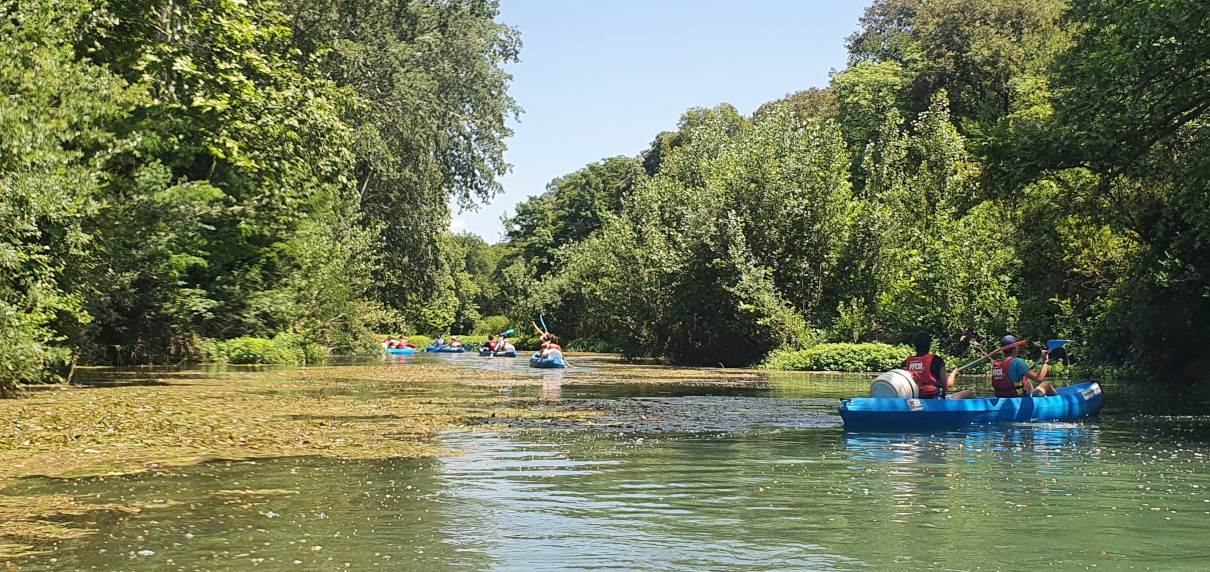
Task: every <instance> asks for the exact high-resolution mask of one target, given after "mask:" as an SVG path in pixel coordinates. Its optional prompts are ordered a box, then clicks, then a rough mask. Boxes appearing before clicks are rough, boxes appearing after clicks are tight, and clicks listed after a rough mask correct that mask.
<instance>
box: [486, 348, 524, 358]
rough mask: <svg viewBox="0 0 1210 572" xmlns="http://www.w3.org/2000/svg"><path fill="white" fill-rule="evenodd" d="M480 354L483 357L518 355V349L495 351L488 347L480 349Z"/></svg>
mask: <svg viewBox="0 0 1210 572" xmlns="http://www.w3.org/2000/svg"><path fill="white" fill-rule="evenodd" d="M479 355H480V356H483V357H517V350H508V351H506V352H493V351H491V350H489V349H487V348H483V349H481V350H479Z"/></svg>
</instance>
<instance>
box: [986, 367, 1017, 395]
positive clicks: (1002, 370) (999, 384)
mask: <svg viewBox="0 0 1210 572" xmlns="http://www.w3.org/2000/svg"><path fill="white" fill-rule="evenodd" d="M1014 359H1016V358H1004V359H1003V360H1002V361H998V362H994V363H992V389H995V390H996V397H1021V380H1020V379H1017V380H1013V379H1009V378H1008V365H1009V364H1011V363H1012V362H1013V360H1014Z"/></svg>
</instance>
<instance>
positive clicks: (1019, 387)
mask: <svg viewBox="0 0 1210 572" xmlns="http://www.w3.org/2000/svg"><path fill="white" fill-rule="evenodd" d="M1067 342H1068V340H1051V341H1050V342H1048V343H1047V347H1046V349H1043V350H1042V352H1041V353H1042V357H1041V359H1039V360H1038V362H1037V363H1035V364H1034V365H1033V366H1030V365H1029V364H1028V363H1026V361H1025V360H1024V359H1022V358H1021V357H1020V354H1021V347H1022V346H1023V345H1025V344H1026V343H1028V342H1027V341H1024V340H1017V338H1015V337H1013V336H1011V335H1008V336H1005V337H1004V338H1003V340H1001V346H1002V347H1000V349H997V350H996V351H993V352H991V353H989V354H987V355H985V356H983V357H982V358H981V359H978V360H975V361H973V362H971V363H968V364H966V365H964V366H962V367H957V368H954V370H953V371H951V372H948V373H947V372H946V369H945V362H944V360H943V359H942V358H941V357H940V356H937V355H934V354H932V353H930V352H929V348H930V347H931V346H932V338H931V336H929V335H928V333H926V332H918V333H917V334H916V335H915V336H914V337H913V340H912V345H913V346H914V347H915V353H916V355H914V356H911V357H909V358H907V359H906V360H904V362H903V364H902V365H901V367H900V368H899V369H895V370H891V371H889V372H887V373H884V374H882V375H880V376H878V378H877V379H875V380H874V383H873V385H872V386H871V388H870V397H869V398H853V399H845V400H843V401H842V403H841V406H840V416H841V418H842V419H844V423H845V428H846V429H849V430H855V429H891V430H903V429H919V428H931V427H942V426H957V425H967V424H977V423H1004V422H1031V421H1074V420H1077V419H1080V418H1083V417H1087V416H1090V415H1095V414H1096V413H1097V412H1098V411H1100V408H1101V399H1102V394H1101V387H1100V385H1099V384H1097V383H1096V382H1089V383H1081V384H1076V385H1072V386H1069V387H1064V388H1059V389H1056V388H1055V387H1054V385H1053V384H1052V383H1051V382H1049V381H1046V376H1047V374H1048V373H1049V371H1050V359H1051V354H1052V352H1055V351H1056V350H1059V349H1060V348H1062V347H1063V346H1064V345H1066V344H1067ZM1001 354H1002V355H1001ZM997 355H1001V357H1000V358H998V359H996V360H995V361H993V363H992V371H991V377H992V389H993V395H992V396H989V397H978V396H976V395H975V393H974V392H973V391H971V390H969V389H964V390H956V387H955V385H956V383H957V379H958V376H959V375H960V374H961V372H962V370H963V369H965V368H967V367H970V366H972V365H975V364H977V363H980V362H982V361H983V360H986V359H991V358H992V357H993V356H997ZM1039 366H1040V368H1041V369H1039V370H1038V371H1035V368H1037V367H1039Z"/></svg>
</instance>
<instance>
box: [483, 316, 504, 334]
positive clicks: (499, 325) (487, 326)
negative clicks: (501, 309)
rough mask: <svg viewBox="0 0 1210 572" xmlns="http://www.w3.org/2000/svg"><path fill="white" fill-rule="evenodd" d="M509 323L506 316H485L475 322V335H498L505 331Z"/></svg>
mask: <svg viewBox="0 0 1210 572" xmlns="http://www.w3.org/2000/svg"><path fill="white" fill-rule="evenodd" d="M510 327H511V322H510V320H509V319H508V317H506V316H487V317H486V318H481V319H480V320H479V321H477V322H475V332H474V333H475V334H476V335H480V336H487V335H494V334H499V333H500V332H504V331H507V330H508V329H509V328H510Z"/></svg>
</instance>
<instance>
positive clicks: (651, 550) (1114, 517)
mask: <svg viewBox="0 0 1210 572" xmlns="http://www.w3.org/2000/svg"><path fill="white" fill-rule="evenodd" d="M415 359H416V360H434V359H448V360H449V361H450V362H451V364H464V365H465V364H472V365H473V366H474V367H481V368H489V369H491V368H495V369H498V370H500V371H516V372H518V374H517V375H518V376H519V377H520V376H522V375H525V376H528V377H526V378H525V383H524V384H520V383H519V384H518V385H517V386H515V387H511V388H508V387H506V388H504V389H502V391H503V392H504V393H505V394H507V395H513V396H516V397H517V398H518V399H520V398H526V399H531V398H532V399H536V400H538V402H540V403H541V404H543V406H546V407H555V406H557V405H558V404H559V403H564V404H568V403H573V402H574V403H577V404H591V403H598V404H605V405H603V406H602V407H605V406H608V407H609V408H611V409H610V410H611V411H612V412H613V413H612V414H613V415H615V416H616V417H624V416H626V415H630V416H632V417H634V418H636V419H637V418H638V417H640V416H644V417H652V418H654V417H657V416H662V415H670V413H669V411H671V410H674V409H675V410H678V411H681V410H683V411H688V412H690V414H689V415H688V416H687V417H685V419H689V420H690V421H691V420H692V419H695V418H697V417H694V416H698V417H700V418H702V419H703V420H702V421H701V423H702V424H705V425H710V426H719V427H734V428H736V430H733V431H723V432H717V433H698V434H695V433H694V432H693V431H688V430H687V431H681V430H680V429H679V428H681V427H684V426H685V423H689V422H688V421H686V422H684V423H682V422H681V421H678V422H677V423H676V424H671V425H668V424H667V422H668V420H667V419H663V420H661V421H660V422H661V423H665V425H659V424H652V425H642V424H636V425H634V426H631V427H630V428H627V427H621V428H619V427H612V428H608V429H604V428H601V427H594V426H591V425H577V426H561V427H558V428H555V429H525V430H510V431H457V432H447V433H445V434H443V435H442V436H441V439H442V441H443V442H444V443H445V445H446V446H448V447H449V448H450V449H451V450H455V451H458V452H459V453H458V454H451V455H449V456H447V457H443V458H440V459H436V460H427V461H425V460H396V461H388V462H354V461H340V460H324V459H282V460H273V461H261V462H256V463H251V462H241V463H213V464H208V465H202V466H198V467H193V468H190V469H184V470H180V471H176V472H172V473H162V474H151V475H140V476H134V477H122V478H103V479H102V478H94V479H73V480H51V479H27V480H25V481H21V482H20V483H19V484H17V485H15V486H10V487H9V488H8V489H5V490H4V491H3V494H5V495H9V494H13V495H33V494H50V493H62V494H71V495H77V496H82V497H84V496H92V497H93V499H95V500H96V502H115V503H122V504H128V503H146V504H150V505H153V506H158V507H159V508H153V509H149V510H146V511H144V512H142V513H139V514H134V515H128V514H124V513H118V512H115V513H114V514H113V515H110V516H107V517H104V518H102V519H101V520H99V521H98V522H97V524H96V525H94V527H95V528H97V529H99V530H100V531H101V532H100V533H99V534H96V535H94V536H91V537H88V538H85V539H82V540H75V541H65V542H63V543H61V544H59V545H57V546H51V547H48V552H47V553H45V554H42V555H38V556H34V557H29V558H25V559H22V560H19V561H17V564H19V565H20V566H21V569H22V570H75V569H80V570H91V569H94V568H95V569H110V570H117V569H121V570H177V569H179V570H227V569H230V570H237V569H238V570H243V569H248V568H251V567H253V566H255V567H259V568H268V569H291V570H337V569H340V570H343V569H345V567H346V564H347V565H348V568H349V569H364V568H396V569H403V570H454V569H457V570H588V569H592V570H870V569H876V570H877V569H902V570H918V569H938V570H942V569H944V570H980V569H981V570H995V569H1003V570H1031V569H1038V568H1041V567H1046V568H1067V569H1077V568H1078V569H1081V570H1083V569H1090V570H1091V569H1096V570H1105V569H1108V570H1131V569H1136V570H1144V569H1146V568H1147V567H1151V569H1153V570H1204V569H1205V568H1206V565H1205V555H1206V549H1205V540H1204V539H1205V538H1206V536H1207V533H1210V495H1207V493H1206V487H1210V471H1208V469H1207V466H1206V458H1207V456H1208V455H1210V447H1207V445H1206V439H1205V435H1207V430H1206V428H1207V426H1208V425H1210V424H1208V423H1207V417H1205V416H1188V415H1163V416H1157V415H1152V414H1150V413H1149V411H1150V410H1148V409H1146V408H1144V409H1142V411H1144V412H1148V413H1140V412H1139V411H1140V410H1133V411H1132V410H1130V408H1129V407H1127V406H1125V405H1124V404H1123V401H1124V400H1123V401H1118V402H1117V403H1116V404H1114V407H1113V408H1111V407H1110V406H1109V404H1110V401H1109V400H1108V398H1107V402H1106V403H1107V407H1106V411H1107V412H1106V413H1105V414H1103V415H1101V416H1100V417H1099V418H1096V419H1093V420H1090V421H1087V422H1084V423H1078V424H1021V425H1007V426H998V427H975V428H971V429H969V430H965V431H954V432H937V433H932V434H895V433H846V432H844V431H843V429H841V428H839V427H837V424H836V422H835V416H834V411H835V409H834V407H835V402H834V401H830V399H832V398H833V397H834V396H835V394H845V393H849V394H851V393H852V389H851V386H853V385H860V384H861V383H866V382H865V381H863V380H862V379H861V378H843V377H834V376H817V377H813V378H812V377H808V376H795V377H793V378H761V379H758V380H756V381H755V382H753V383H750V384H747V385H745V384H736V383H732V382H730V381H729V382H727V383H724V384H720V385H705V384H698V383H696V381H695V382H692V383H687V384H684V385H677V386H661V385H655V384H651V383H647V382H645V381H644V380H643V379H638V380H630V381H631V382H632V383H616V381H618V380H620V381H626V379H625V367H627V366H624V365H618V364H612V363H607V362H604V361H601V362H594V361H593V360H590V359H581V360H577V365H579V364H581V363H583V364H585V365H584V366H582V367H581V368H576V369H574V370H566V371H560V370H547V371H542V372H537V371H532V370H528V369H522V368H523V367H524V366H523V365H518V363H517V362H520V360H501V361H495V360H489V359H486V358H482V359H480V358H478V357H477V356H416V358H415ZM470 359H474V360H476V361H474V362H471V361H468V360H470ZM384 363H386V366H387V367H408V366H407V364H396V363H395V362H394V361H392V362H384ZM509 368H512V369H509ZM586 370H588V371H586ZM644 371H645V373H642V375H643V376H647V377H646V378H645V379H649V378H650V376H651V375H653V374H652V372H658V371H660V370H659V369H651V370H644ZM552 372H553V373H552ZM555 374H557V375H555ZM547 375H551V377H546V376H547ZM682 375H686V376H687V377H688V378H690V379H691V380H697V379H698V378H697V376H698V375H699V374H698V373H696V372H690V373H688V374H682ZM703 375H704V374H703ZM608 379H614V380H615V382H613V383H610V382H607V381H602V380H608ZM534 380H537V381H536V382H534ZM406 389H415V390H423V391H430V392H439V393H447V392H453V391H476V392H482V391H494V390H486V389H484V388H481V387H480V388H477V389H468V388H467V387H465V386H458V385H457V384H441V385H436V384H434V385H426V386H424V387H423V388H420V387H412V388H395V389H394V390H406ZM378 390H382V388H381V387H380V386H375V391H378ZM1107 395H1109V393H1108V392H1107ZM528 403H533V402H532V401H531V402H528ZM823 404H826V406H825V405H823ZM724 419H726V421H725V422H724ZM635 427H638V428H640V429H641V428H643V427H651V428H657V429H658V428H661V427H662V429H660V430H654V429H653V430H636V429H635ZM670 427H671V429H669V428H670ZM741 429H742V430H741ZM89 518H95V517H89ZM1094 566H1095V568H1094Z"/></svg>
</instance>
